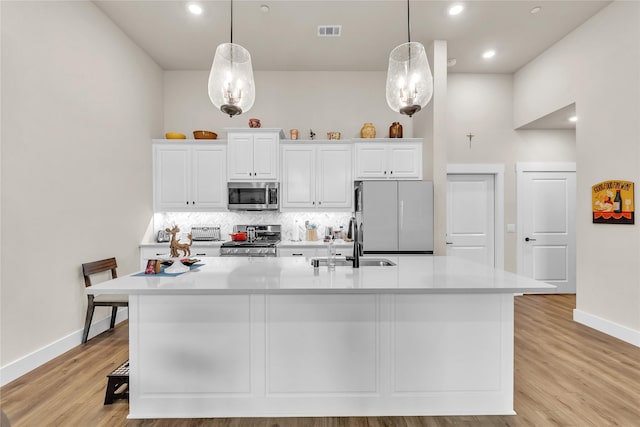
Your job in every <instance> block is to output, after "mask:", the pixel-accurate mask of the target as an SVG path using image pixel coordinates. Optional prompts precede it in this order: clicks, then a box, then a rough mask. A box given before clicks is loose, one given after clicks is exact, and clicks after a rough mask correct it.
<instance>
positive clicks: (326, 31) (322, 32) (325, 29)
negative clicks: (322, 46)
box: [318, 25, 342, 37]
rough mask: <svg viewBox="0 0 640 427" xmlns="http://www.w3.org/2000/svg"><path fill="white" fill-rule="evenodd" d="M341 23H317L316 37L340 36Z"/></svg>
mask: <svg viewBox="0 0 640 427" xmlns="http://www.w3.org/2000/svg"><path fill="white" fill-rule="evenodd" d="M341 34H342V25H318V37H340V35H341Z"/></svg>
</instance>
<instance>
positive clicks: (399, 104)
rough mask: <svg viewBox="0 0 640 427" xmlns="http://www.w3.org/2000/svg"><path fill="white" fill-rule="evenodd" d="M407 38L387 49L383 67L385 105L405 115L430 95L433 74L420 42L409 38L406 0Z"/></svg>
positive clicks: (410, 113)
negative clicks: (386, 62) (384, 70)
mask: <svg viewBox="0 0 640 427" xmlns="http://www.w3.org/2000/svg"><path fill="white" fill-rule="evenodd" d="M407 39H408V42H407V43H404V44H401V45H400V46H398V47H396V48H395V49H393V50H392V51H391V54H390V55H389V68H388V70H387V104H389V107H391V109H392V110H393V111H397V112H399V113H400V114H406V115H408V116H409V117H411V116H413V115H414V114H415V113H417V112H418V111H420V110H421V109H422V108H424V107H425V106H426V105H427V104H428V103H429V101H431V97H432V96H433V76H432V75H431V68H429V61H428V59H427V53H426V51H425V49H424V46H423V45H422V43H418V42H412V41H411V12H410V9H409V0H407Z"/></svg>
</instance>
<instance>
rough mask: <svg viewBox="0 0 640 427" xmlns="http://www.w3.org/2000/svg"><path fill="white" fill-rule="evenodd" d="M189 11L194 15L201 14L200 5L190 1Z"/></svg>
mask: <svg viewBox="0 0 640 427" xmlns="http://www.w3.org/2000/svg"><path fill="white" fill-rule="evenodd" d="M187 8H188V9H189V12H191V13H193V14H194V15H202V7H200V5H198V4H195V3H191V4H190V5H189V6H188V7H187Z"/></svg>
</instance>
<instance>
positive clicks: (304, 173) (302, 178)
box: [280, 146, 316, 209]
mask: <svg viewBox="0 0 640 427" xmlns="http://www.w3.org/2000/svg"><path fill="white" fill-rule="evenodd" d="M315 175H316V174H315V148H313V147H309V146H286V147H283V148H282V186H281V192H282V194H281V196H280V201H281V207H282V208H285V209H286V208H313V207H314V206H315V200H316V195H315V185H316V176H315Z"/></svg>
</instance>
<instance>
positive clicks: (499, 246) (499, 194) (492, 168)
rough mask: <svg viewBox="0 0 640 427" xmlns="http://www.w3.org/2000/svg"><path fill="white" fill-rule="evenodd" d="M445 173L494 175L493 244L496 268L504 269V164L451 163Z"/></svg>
mask: <svg viewBox="0 0 640 427" xmlns="http://www.w3.org/2000/svg"><path fill="white" fill-rule="evenodd" d="M447 174H477V175H481V174H490V175H493V176H494V186H495V188H494V200H495V202H494V204H495V206H494V215H495V223H494V227H493V228H494V234H495V236H494V240H495V242H494V244H495V259H494V263H495V266H496V268H501V269H504V228H505V224H504V164H502V163H451V164H448V165H447Z"/></svg>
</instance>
